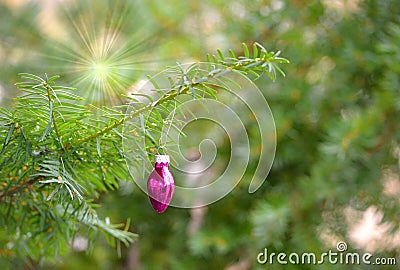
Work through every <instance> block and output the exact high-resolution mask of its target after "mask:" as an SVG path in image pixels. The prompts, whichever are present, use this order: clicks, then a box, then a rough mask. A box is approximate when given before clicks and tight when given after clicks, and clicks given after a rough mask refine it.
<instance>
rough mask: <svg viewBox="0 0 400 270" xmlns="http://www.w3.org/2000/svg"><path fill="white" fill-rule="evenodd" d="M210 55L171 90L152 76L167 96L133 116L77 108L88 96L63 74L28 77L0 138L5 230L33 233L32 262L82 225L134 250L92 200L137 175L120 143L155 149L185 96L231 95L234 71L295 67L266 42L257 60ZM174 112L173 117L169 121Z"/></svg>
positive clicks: (118, 110) (140, 106)
mask: <svg viewBox="0 0 400 270" xmlns="http://www.w3.org/2000/svg"><path fill="white" fill-rule="evenodd" d="M254 48H256V49H254ZM259 52H260V53H259ZM207 58H208V69H207V70H201V69H200V68H199V65H198V64H193V65H191V66H189V67H188V68H187V69H186V70H184V69H183V67H182V66H180V65H178V66H176V67H174V68H170V73H171V74H172V77H169V78H168V79H169V81H170V85H169V86H168V87H167V88H166V89H161V88H160V87H159V86H158V85H157V83H156V82H155V80H153V79H152V78H150V82H152V83H153V85H154V87H155V88H156V91H157V94H159V95H160V96H159V97H157V98H154V99H155V100H153V97H151V96H147V95H144V94H142V97H144V98H147V100H148V102H140V101H138V100H136V99H135V98H132V97H128V98H129V99H131V100H133V101H134V102H136V105H137V107H135V108H134V109H133V110H132V111H131V112H129V113H125V111H126V110H127V109H132V106H131V105H130V104H129V105H122V106H119V107H114V108H107V107H103V108H96V107H94V106H92V107H91V108H88V107H87V106H83V105H79V104H77V100H80V99H81V97H79V96H76V95H74V94H73V93H72V92H71V90H73V89H72V88H69V87H64V86H58V85H55V84H54V83H55V80H56V79H57V78H58V76H54V77H51V78H47V77H46V79H43V78H41V77H39V76H36V75H33V74H28V73H22V74H20V75H21V78H23V79H25V80H27V81H24V82H20V83H17V84H16V85H17V86H18V87H19V88H20V89H21V90H22V91H23V95H22V96H20V97H18V98H17V99H16V104H15V107H14V110H12V111H7V110H0V134H3V135H4V137H5V139H4V141H3V144H2V147H1V151H0V153H1V155H0V179H2V180H1V181H2V183H1V184H2V185H0V201H1V202H2V204H1V206H0V226H4V227H7V228H8V230H10V231H18V232H19V233H20V234H21V235H24V234H26V235H33V236H32V237H31V236H29V237H26V238H25V239H27V240H26V242H24V243H23V245H24V249H23V250H25V251H26V252H28V253H32V254H33V255H32V257H38V256H42V254H41V253H38V251H37V250H35V247H36V246H37V243H38V242H40V243H41V242H45V243H48V244H49V245H51V244H54V245H56V246H58V245H60V242H59V241H58V238H59V237H60V236H63V239H64V238H65V240H66V243H68V242H69V241H70V239H71V238H70V237H71V235H73V234H74V233H76V232H77V231H78V229H79V226H77V225H80V226H85V227H87V228H89V229H95V230H99V231H102V232H104V233H106V234H107V235H109V236H111V237H112V239H115V240H117V241H120V242H122V243H124V244H126V245H128V244H129V243H130V242H132V241H133V239H134V237H136V236H135V235H134V234H133V233H131V232H129V231H127V227H126V228H125V229H124V230H121V229H119V226H118V225H115V224H109V222H104V221H102V220H101V219H100V218H99V217H98V216H97V213H96V211H95V209H94V208H95V205H94V204H93V203H92V200H91V199H92V198H98V197H99V195H100V194H101V193H102V192H106V191H108V190H112V189H114V188H116V187H118V181H120V180H125V179H126V178H127V176H128V175H129V173H128V171H127V168H126V167H124V164H125V154H124V153H123V151H122V150H121V149H120V146H119V143H118V142H119V141H121V139H122V138H123V137H126V136H132V141H135V140H136V138H135V136H142V137H143V138H145V139H148V140H149V141H151V143H152V144H153V147H154V146H156V144H157V141H158V139H159V138H158V137H159V134H160V133H161V131H162V128H163V126H164V125H168V126H169V127H172V128H174V127H175V124H176V123H177V122H176V121H177V120H176V119H174V114H175V109H176V103H177V102H179V99H177V97H178V96H180V95H191V96H192V97H193V98H195V99H197V98H203V97H214V98H216V92H217V91H218V90H227V91H229V90H230V89H229V85H228V84H227V83H226V82H227V81H229V79H228V78H225V77H226V75H227V74H229V73H230V72H240V73H243V74H247V75H251V76H254V77H255V78H258V77H259V76H261V74H263V73H267V74H268V75H269V76H270V78H271V79H272V80H274V79H275V78H276V73H277V72H278V73H281V74H283V72H282V70H281V69H280V68H279V67H278V64H281V63H287V62H288V61H287V60H286V59H284V58H281V57H279V52H278V53H273V52H267V50H265V49H264V48H263V47H262V46H261V45H259V44H255V47H253V56H252V57H250V55H249V53H248V49H247V47H246V49H245V48H244V56H243V57H235V56H234V54H233V52H232V51H230V57H225V56H224V55H223V54H222V53H221V52H220V51H218V56H212V57H211V56H208V57H207ZM224 80H225V81H224ZM93 111H94V112H93ZM171 111H173V112H174V114H173V116H172V117H170V116H166V115H168V114H169V113H170V112H171ZM145 114H148V115H147V116H148V117H147V118H146V120H145V117H144V115H145ZM130 119H138V120H140V121H138V122H137V123H136V122H133V124H132V125H133V128H134V130H131V131H132V132H131V133H132V134H133V135H130V134H125V133H124V134H122V126H123V125H124V124H125V123H127V122H128V121H129V120H130ZM148 122H150V123H148ZM137 130H139V131H143V133H140V134H139V132H138V131H137ZM126 133H127V132H126ZM135 147H136V146H135ZM156 147H157V146H156ZM136 150H138V151H137V153H138V155H139V156H140V157H141V158H146V157H147V155H148V154H149V153H150V152H152V151H154V150H152V148H148V147H147V145H146V146H145V147H143V146H141V145H137V149H135V151H136ZM88 194H90V195H88ZM21 206H22V207H21ZM24 219H26V220H28V221H29V222H28V223H27V222H25V221H24ZM54 230H57V233H55V231H54ZM51 239H53V240H54V242H51ZM15 245H16V248H17V244H16V243H15ZM50 250H51V249H50ZM35 252H36V253H35Z"/></svg>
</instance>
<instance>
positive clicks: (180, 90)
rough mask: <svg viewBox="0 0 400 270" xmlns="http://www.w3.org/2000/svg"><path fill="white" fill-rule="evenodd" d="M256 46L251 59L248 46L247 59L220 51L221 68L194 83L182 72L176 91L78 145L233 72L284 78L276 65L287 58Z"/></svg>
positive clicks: (215, 61)
mask: <svg viewBox="0 0 400 270" xmlns="http://www.w3.org/2000/svg"><path fill="white" fill-rule="evenodd" d="M255 44H256V46H255V47H254V48H257V47H260V48H261V54H260V56H258V50H257V53H256V51H255V49H253V52H254V55H253V58H250V55H249V53H248V49H247V46H246V45H245V44H243V47H244V48H246V49H245V52H247V53H245V55H246V56H245V57H239V58H236V57H235V56H234V54H233V57H231V58H229V59H225V57H224V56H223V54H222V52H221V51H219V50H218V54H219V56H220V59H218V58H217V57H215V56H214V59H215V60H214V63H215V64H218V65H220V66H221V68H215V67H214V68H213V69H212V70H211V71H210V72H209V73H208V74H207V75H206V76H205V77H202V78H200V79H197V80H194V81H192V80H191V79H189V78H188V77H187V75H186V73H184V72H183V71H182V78H181V79H180V82H181V83H180V84H179V85H176V89H171V90H170V91H169V92H168V93H167V94H165V95H164V96H163V97H161V98H159V99H158V100H156V101H154V102H152V103H150V104H148V105H147V106H145V107H142V108H140V109H137V110H134V111H133V112H131V113H130V114H129V115H126V116H125V117H123V118H121V119H120V120H119V121H116V122H115V123H113V124H112V125H110V126H107V127H105V128H103V129H102V130H100V131H98V132H96V133H94V134H91V135H89V136H87V137H85V138H82V139H79V140H78V142H77V143H85V142H87V141H90V140H93V139H95V138H97V137H99V136H102V135H104V134H106V133H107V132H109V131H111V130H113V129H114V128H116V127H118V126H121V125H123V124H124V123H126V122H127V121H128V120H129V119H132V118H134V117H136V116H138V115H139V114H141V113H144V112H146V111H150V110H152V109H154V108H155V107H157V106H159V105H161V104H163V103H165V102H167V101H170V100H172V99H174V98H176V97H177V96H179V95H185V94H188V92H189V90H190V91H192V93H193V89H194V88H195V87H197V86H199V85H203V84H205V83H206V82H208V81H209V80H210V79H211V78H218V77H222V76H225V75H227V74H228V73H230V72H231V71H233V70H236V71H239V72H243V73H247V72H253V74H254V72H256V71H260V72H261V73H268V74H270V77H271V79H272V80H275V79H276V72H275V70H278V71H279V72H280V73H281V74H282V75H283V76H284V75H285V74H284V72H283V71H282V70H281V69H280V68H279V67H278V66H277V65H276V64H275V63H289V61H288V60H287V59H285V58H282V57H279V55H280V52H277V53H274V52H270V53H268V52H267V50H266V49H265V48H264V47H262V46H261V45H260V44H258V43H255ZM246 50H247V51H246ZM208 61H209V63H211V60H210V57H208ZM259 76H260V74H257V77H259ZM74 146H75V145H70V146H69V147H74Z"/></svg>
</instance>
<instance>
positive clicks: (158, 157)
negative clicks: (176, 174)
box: [154, 155, 169, 163]
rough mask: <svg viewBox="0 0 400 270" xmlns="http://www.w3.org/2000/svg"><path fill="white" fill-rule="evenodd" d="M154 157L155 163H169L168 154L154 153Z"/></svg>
mask: <svg viewBox="0 0 400 270" xmlns="http://www.w3.org/2000/svg"><path fill="white" fill-rule="evenodd" d="M154 159H155V162H156V163H169V155H156V156H155V158H154Z"/></svg>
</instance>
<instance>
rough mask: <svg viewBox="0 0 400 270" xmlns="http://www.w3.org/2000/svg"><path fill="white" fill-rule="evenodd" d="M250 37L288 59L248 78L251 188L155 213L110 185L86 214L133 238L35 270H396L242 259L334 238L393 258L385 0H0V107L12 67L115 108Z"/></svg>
mask: <svg viewBox="0 0 400 270" xmlns="http://www.w3.org/2000/svg"><path fill="white" fill-rule="evenodd" d="M255 41H257V42H259V43H261V44H263V45H264V46H265V47H266V48H267V49H270V50H281V51H282V55H283V56H284V57H286V58H288V59H290V61H291V63H290V64H289V65H286V66H284V70H285V72H286V74H287V77H286V78H281V77H280V78H278V80H277V81H276V82H274V83H272V82H271V81H270V80H269V79H268V78H266V77H265V78H262V79H259V80H258V81H256V84H257V85H258V87H259V88H260V89H261V90H263V93H264V95H265V97H266V98H267V100H268V102H269V105H270V107H271V110H272V112H273V114H274V118H275V124H276V128H277V152H276V158H275V161H274V164H273V167H272V170H271V172H270V175H269V176H268V178H267V181H266V182H265V183H264V185H263V186H262V187H261V188H260V189H259V190H258V191H257V192H256V193H254V194H249V193H248V192H247V189H248V184H249V183H248V182H246V181H242V182H241V183H240V184H239V186H238V187H236V188H235V189H234V190H233V192H231V193H230V194H229V195H228V196H227V197H225V198H224V199H222V200H220V201H218V202H216V203H214V204H212V205H210V206H208V207H203V208H198V209H191V210H187V209H177V208H169V209H168V210H167V212H166V213H165V214H163V215H157V214H156V213H154V212H153V210H152V209H151V207H150V206H149V203H148V199H147V197H146V195H145V194H144V193H142V192H141V191H140V190H139V189H138V188H137V187H136V186H135V185H134V184H132V183H127V184H123V185H121V188H120V190H118V191H116V192H112V193H109V194H105V195H104V196H102V198H101V203H102V207H101V209H100V212H101V213H102V214H103V215H104V216H110V217H111V219H112V220H124V219H126V218H130V219H131V221H132V231H134V232H136V233H138V234H139V240H138V241H137V242H135V243H134V244H133V245H132V246H131V247H129V248H123V249H122V254H121V256H120V257H118V254H117V252H116V251H115V249H113V248H110V247H109V246H108V245H107V244H106V242H105V240H102V239H99V240H98V241H97V242H96V244H95V245H94V246H91V247H86V244H85V243H86V242H85V239H84V238H81V239H77V240H76V241H75V242H74V243H73V244H72V248H71V251H70V252H69V253H67V254H65V255H64V256H62V257H59V258H54V260H52V262H50V263H48V264H47V265H46V267H45V268H46V269H88V270H89V269H229V270H238V269H266V268H268V269H398V268H397V267H398V266H393V265H392V266H379V267H378V266H376V265H369V266H368V265H351V266H349V265H340V264H336V265H332V264H329V263H326V264H323V265H291V264H289V265H285V266H282V265H279V264H276V263H275V264H272V265H270V264H269V263H267V264H266V265H261V264H259V263H258V262H257V255H258V254H259V253H260V252H263V251H264V248H268V251H269V252H285V253H287V254H289V253H291V252H300V253H301V252H315V253H317V254H321V253H322V252H326V251H328V250H329V249H331V250H333V251H336V244H337V243H338V242H339V241H344V242H346V243H347V245H348V250H349V251H357V252H359V253H360V254H362V253H364V252H370V253H372V254H373V258H376V257H394V258H396V259H397V261H398V263H400V258H399V254H400V252H399V250H400V228H399V215H400V212H399V210H400V204H399V203H400V200H399V198H400V196H399V195H400V178H399V156H400V147H399V139H400V136H399V135H400V128H399V125H398V119H399V116H400V115H399V111H400V96H399V94H400V2H399V1H398V0H386V1H378V0H321V1H313V0H291V1H289V0H271V1H268V0H253V1H245V0H242V1H223V0H205V1H194V0H189V1H178V0H168V1H157V0H149V1H111V0H110V1H105V0H102V1H71V0H64V1H50V0H48V1H47V0H41V1H39V0H37V1H28V0H0V63H1V65H0V102H1V105H2V106H5V107H9V106H10V105H11V104H12V98H13V97H15V96H16V95H18V92H16V87H14V86H13V84H14V83H15V82H16V81H17V74H18V73H19V72H31V73H37V74H41V75H42V74H44V73H47V74H49V75H54V74H60V75H61V76H62V80H63V81H64V83H65V84H68V85H71V86H75V87H77V88H78V90H79V91H80V93H81V94H82V95H83V96H85V97H86V98H87V102H90V103H97V104H106V105H110V104H117V103H119V102H120V100H119V93H121V92H128V91H130V89H131V88H132V87H133V86H135V85H136V84H137V83H138V82H140V80H141V79H143V78H145V75H146V74H152V73H155V72H157V71H160V70H162V69H163V68H164V67H165V66H167V65H173V64H175V63H176V61H179V62H183V63H184V62H189V61H201V60H204V59H205V54H206V53H209V52H211V53H213V52H215V50H216V49H217V48H220V49H222V50H223V51H224V50H227V49H229V48H232V49H233V50H234V51H235V52H237V53H240V51H241V43H242V42H245V43H247V44H249V45H251V44H252V43H253V42H255ZM110 63H113V64H112V65H111V68H110V65H109V64H110ZM88 74H89V75H90V74H91V75H93V74H94V76H88ZM102 76H111V77H112V78H114V79H115V81H116V82H117V83H113V84H110V85H107V84H104V83H102V79H101V78H102ZM93 78H95V79H93ZM246 128H247V130H248V132H249V134H251V133H252V132H254V133H256V132H257V127H256V126H255V125H254V126H252V125H248V126H247V127H246ZM223 147H225V146H221V149H220V151H219V152H218V158H219V159H224V158H226V157H228V156H227V155H228V154H227V153H226V151H223V149H224V148H223ZM254 147H255V148H257V146H254ZM255 161H256V160H251V164H253V165H252V166H255V164H256V163H255ZM247 173H248V174H249V175H251V174H252V168H251V167H250V168H249V169H248V170H247ZM1 245H4V243H1ZM86 249H88V250H89V252H86V251H85V250H86ZM0 259H1V257H0Z"/></svg>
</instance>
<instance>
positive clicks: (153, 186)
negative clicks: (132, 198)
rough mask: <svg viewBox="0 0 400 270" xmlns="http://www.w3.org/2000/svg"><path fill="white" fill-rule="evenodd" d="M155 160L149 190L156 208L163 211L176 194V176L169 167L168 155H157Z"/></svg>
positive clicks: (152, 203) (148, 182) (160, 211)
mask: <svg viewBox="0 0 400 270" xmlns="http://www.w3.org/2000/svg"><path fill="white" fill-rule="evenodd" d="M155 162H156V165H155V168H154V170H153V171H152V172H151V174H150V176H149V180H148V181H147V192H148V195H149V198H150V202H151V205H152V206H153V208H154V210H155V211H156V212H157V213H162V212H164V211H165V210H166V209H167V207H168V205H169V203H170V202H171V199H172V195H173V194H174V187H175V186H174V176H173V175H172V173H171V171H170V170H169V168H168V163H169V156H168V155H156V156H155Z"/></svg>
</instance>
